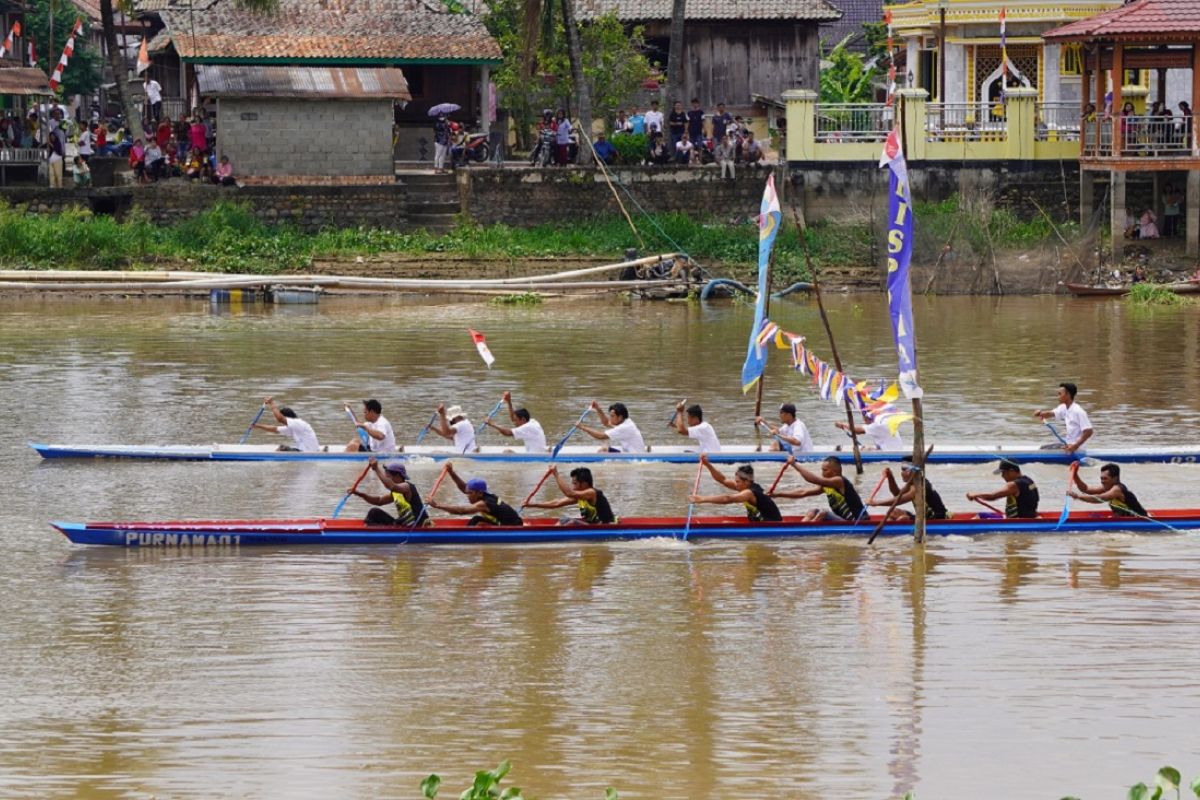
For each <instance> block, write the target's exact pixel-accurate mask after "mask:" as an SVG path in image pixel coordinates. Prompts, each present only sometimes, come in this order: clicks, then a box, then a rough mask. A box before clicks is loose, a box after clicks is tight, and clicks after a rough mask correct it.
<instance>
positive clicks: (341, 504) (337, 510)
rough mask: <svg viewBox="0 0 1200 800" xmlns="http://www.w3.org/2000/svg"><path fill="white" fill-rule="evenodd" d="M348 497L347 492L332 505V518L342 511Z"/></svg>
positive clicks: (335, 517)
mask: <svg viewBox="0 0 1200 800" xmlns="http://www.w3.org/2000/svg"><path fill="white" fill-rule="evenodd" d="M349 499H350V495H349V494H344V495H342V499H341V500H339V501H338V504H337V505H336V506H334V507H333V519H337V518H338V514H340V513H342V509H343V508H345V507H346V501H347V500H349Z"/></svg>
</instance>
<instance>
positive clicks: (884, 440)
mask: <svg viewBox="0 0 1200 800" xmlns="http://www.w3.org/2000/svg"><path fill="white" fill-rule="evenodd" d="M833 424H834V426H836V427H838V428H841V429H842V430H844V431H849V430H850V423H848V422H840V421H839V422H835V423H833ZM854 432H855V433H856V434H858V435H859V436H865V437H867V448H868V449H870V450H903V449H904V440H903V439H901V438H900V434H898V433H892V432H891V431H890V430H889V429H888V426H887V423H886V422H880V421H878V420H876V421H875V422H871V423H868V424H867V425H866V427H864V426H862V425H855V426H854Z"/></svg>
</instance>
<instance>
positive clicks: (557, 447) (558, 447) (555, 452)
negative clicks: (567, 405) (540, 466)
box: [550, 405, 592, 458]
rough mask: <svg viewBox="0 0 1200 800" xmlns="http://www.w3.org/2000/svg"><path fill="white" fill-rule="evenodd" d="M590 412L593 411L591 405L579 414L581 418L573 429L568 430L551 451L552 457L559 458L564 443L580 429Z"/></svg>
mask: <svg viewBox="0 0 1200 800" xmlns="http://www.w3.org/2000/svg"><path fill="white" fill-rule="evenodd" d="M590 413H592V407H591V405H589V406H588V407H587V408H585V409H584V410H583V413H582V414H580V415H579V419H578V420H577V421H576V422H575V424H574V425H572V426H571V430H569V431H567V435H566V436H564V437H562V438H561V439H559V440H558V444H556V445H554V449H553V450H551V451H550V458H558V451H559V450H562V448H563V445H564V444H566V443H567V439H570V438H571V437H572V436H574V435H575V431H577V430H579V426H580V425H582V424H583V421H584V420H585V419H586V418H587V415H588V414H590Z"/></svg>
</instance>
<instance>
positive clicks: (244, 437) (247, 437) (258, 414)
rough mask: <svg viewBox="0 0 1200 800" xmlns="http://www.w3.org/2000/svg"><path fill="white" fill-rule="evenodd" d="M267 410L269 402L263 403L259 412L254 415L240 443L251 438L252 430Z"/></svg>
mask: <svg viewBox="0 0 1200 800" xmlns="http://www.w3.org/2000/svg"><path fill="white" fill-rule="evenodd" d="M266 410H267V404H266V403H263V404H262V407H261V408H259V409H258V413H257V414H255V415H254V419H253V420H251V421H250V427H249V428H246V432H245V433H243V434H242V438H241V439H239V440H238V444H245V443H246V440H247V439H249V438H250V431H252V430H254V426H255V425H257V424H258V421H259V420H260V419H262V415H263V412H264V411H266Z"/></svg>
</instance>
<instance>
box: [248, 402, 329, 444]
mask: <svg viewBox="0 0 1200 800" xmlns="http://www.w3.org/2000/svg"><path fill="white" fill-rule="evenodd" d="M263 405H265V406H266V407H267V408H269V409H271V413H272V414H273V415H274V416H275V421H276V422H278V423H279V424H278V425H263V424H262V423H261V422H256V423H254V427H255V428H258V429H259V430H260V431H267V432H268V433H279V434H282V435H284V436H287V437H289V438H290V439H291V440H292V445H286V444H281V445H279V449H280V450H291V451H298V452H301V453H316V452H319V451H320V449H321V445H320V443H319V442H318V441H317V434H316V433H314V432H313V429H312V425H309V424H308V423H307V422H305V421H304V420H302V419H300V418H299V417H298V416H296V412H295V411H292V409H290V408H288V407H287V406H284V407H283V408H276V407H275V400H274V398H271V397H268V398H266V399H265V400H263Z"/></svg>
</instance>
